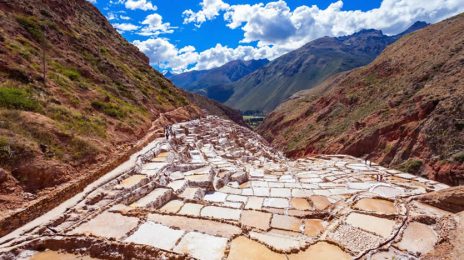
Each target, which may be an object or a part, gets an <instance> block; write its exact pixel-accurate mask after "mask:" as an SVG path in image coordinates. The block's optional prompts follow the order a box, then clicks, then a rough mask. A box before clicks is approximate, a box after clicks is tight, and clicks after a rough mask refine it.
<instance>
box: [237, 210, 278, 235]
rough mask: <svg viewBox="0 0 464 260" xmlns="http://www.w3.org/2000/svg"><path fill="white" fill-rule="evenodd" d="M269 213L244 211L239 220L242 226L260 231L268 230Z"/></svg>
mask: <svg viewBox="0 0 464 260" xmlns="http://www.w3.org/2000/svg"><path fill="white" fill-rule="evenodd" d="M271 217H272V214H271V213H265V212H260V211H255V210H244V211H242V216H241V218H240V223H241V224H242V225H245V226H248V227H252V228H257V229H261V230H268V229H269V224H270V222H271Z"/></svg>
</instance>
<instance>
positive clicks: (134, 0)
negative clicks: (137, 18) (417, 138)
mask: <svg viewBox="0 0 464 260" xmlns="http://www.w3.org/2000/svg"><path fill="white" fill-rule="evenodd" d="M124 6H125V7H126V8H127V9H130V10H136V9H140V10H143V11H148V10H152V11H156V9H158V8H157V7H156V6H155V5H153V4H152V3H151V2H149V1H147V0H127V1H126V2H125V3H124Z"/></svg>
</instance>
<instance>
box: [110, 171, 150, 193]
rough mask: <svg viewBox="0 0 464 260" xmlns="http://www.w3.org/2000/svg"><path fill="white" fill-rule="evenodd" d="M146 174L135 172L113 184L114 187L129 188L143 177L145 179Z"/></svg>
mask: <svg viewBox="0 0 464 260" xmlns="http://www.w3.org/2000/svg"><path fill="white" fill-rule="evenodd" d="M146 178H147V176H145V175H142V174H135V175H132V176H130V177H129V178H127V179H124V180H123V181H122V182H121V183H120V184H118V185H116V186H115V189H129V188H132V187H134V186H135V185H137V184H139V183H140V182H141V181H142V180H143V179H146Z"/></svg>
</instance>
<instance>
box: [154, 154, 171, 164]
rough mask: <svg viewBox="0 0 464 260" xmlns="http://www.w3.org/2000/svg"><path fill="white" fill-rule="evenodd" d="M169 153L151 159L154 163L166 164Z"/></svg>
mask: <svg viewBox="0 0 464 260" xmlns="http://www.w3.org/2000/svg"><path fill="white" fill-rule="evenodd" d="M168 155H169V152H162V153H159V154H158V155H157V156H156V157H155V158H153V159H151V161H152V162H165V161H166V159H167V157H168Z"/></svg>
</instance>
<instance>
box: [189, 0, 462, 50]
mask: <svg viewBox="0 0 464 260" xmlns="http://www.w3.org/2000/svg"><path fill="white" fill-rule="evenodd" d="M201 7H202V9H201V10H199V11H197V12H194V11H192V10H186V11H185V12H184V15H185V19H184V23H195V25H196V26H201V24H202V23H204V22H206V21H207V20H212V19H215V18H216V17H218V16H219V15H220V14H221V13H223V18H224V20H225V21H226V23H227V26H228V27H229V28H230V29H241V30H242V31H243V39H242V42H243V43H250V42H257V43H258V46H265V45H277V46H279V47H280V48H281V49H283V50H288V49H295V48H298V47H300V46H301V45H303V44H305V43H307V42H309V41H311V40H314V39H316V38H320V37H323V36H341V35H348V34H352V33H354V32H356V31H359V30H361V29H366V28H373V29H379V30H383V31H384V33H387V34H396V33H400V32H401V31H403V30H405V29H406V28H407V27H408V26H410V25H411V24H412V23H414V22H415V21H419V20H420V21H426V22H429V23H434V22H437V21H440V20H443V19H444V18H447V17H450V16H452V15H456V14H458V13H460V12H463V11H464V0H442V1H429V2H427V3H424V1H422V0H383V1H382V3H381V6H380V7H379V8H375V9H372V10H369V11H345V10H343V9H342V8H343V1H341V0H339V1H336V2H334V3H332V4H331V5H330V6H328V7H327V8H326V9H320V8H319V7H317V6H316V5H313V6H306V5H302V6H299V7H297V8H295V9H294V10H291V9H290V8H289V6H288V5H287V3H286V2H285V1H283V0H279V1H275V2H270V3H267V4H263V3H258V4H254V5H250V4H242V5H229V4H227V3H224V2H222V1H221V0H210V1H206V0H203V2H202V4H201ZM206 14H209V15H206Z"/></svg>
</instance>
